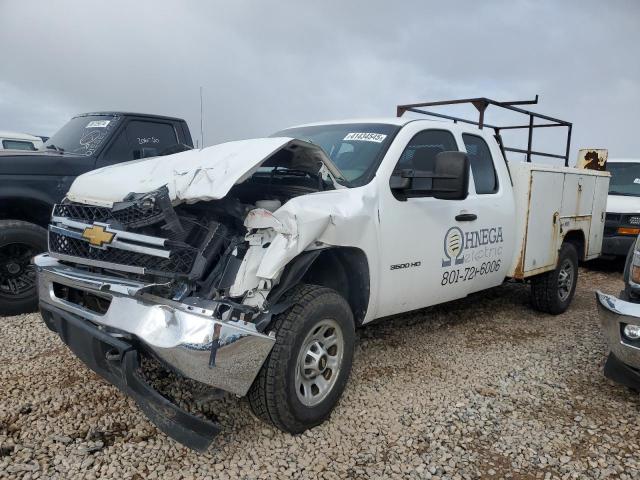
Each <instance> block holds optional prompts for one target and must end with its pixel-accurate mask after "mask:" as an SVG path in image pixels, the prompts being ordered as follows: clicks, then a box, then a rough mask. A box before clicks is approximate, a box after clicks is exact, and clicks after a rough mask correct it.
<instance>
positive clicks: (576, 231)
mask: <svg viewBox="0 0 640 480" xmlns="http://www.w3.org/2000/svg"><path fill="white" fill-rule="evenodd" d="M469 101H470V102H475V103H473V104H474V105H476V104H478V105H479V106H478V105H476V106H477V107H478V109H479V110H480V112H481V115H480V120H479V121H478V122H471V121H468V120H463V119H456V123H451V122H444V121H434V120H424V119H409V118H401V117H398V118H385V119H378V120H358V121H339V122H329V123H320V124H313V125H305V126H301V127H295V128H290V129H286V130H283V131H280V132H277V133H276V134H274V135H273V136H271V137H269V138H258V139H252V140H243V141H237V142H230V143H224V144H220V145H216V146H212V147H208V148H204V149H201V150H191V151H186V152H182V153H178V154H175V155H171V156H166V157H162V158H154V159H151V160H150V159H143V160H137V161H132V162H128V163H124V164H119V165H115V166H112V167H106V168H102V169H99V170H95V171H92V172H89V173H86V174H84V175H81V176H80V177H78V178H77V179H76V180H75V182H74V183H73V185H72V186H71V189H70V190H69V192H68V194H67V197H66V200H65V201H64V202H63V203H61V204H59V205H56V206H55V208H54V210H53V217H52V221H51V225H50V227H49V253H48V254H43V255H40V256H38V257H36V259H35V263H36V266H37V271H38V277H39V278H38V282H39V295H40V306H41V312H42V315H43V318H44V320H45V322H46V323H47V325H48V326H49V327H50V328H51V329H52V330H54V331H56V332H58V333H59V335H60V337H61V338H62V339H63V341H64V342H65V343H67V344H68V346H69V347H70V348H71V349H72V350H73V351H74V352H75V353H76V354H77V355H78V356H79V357H80V358H81V359H82V360H83V361H84V362H85V363H86V364H87V365H88V366H90V367H91V368H92V369H94V370H95V371H97V372H98V373H100V374H101V375H102V376H103V377H105V378H106V379H108V380H109V381H111V382H112V383H114V384H115V385H117V386H118V387H119V388H120V389H121V390H123V391H124V392H126V393H127V394H129V395H131V396H132V397H133V398H135V400H136V401H137V402H138V404H139V405H140V407H141V408H142V409H143V410H144V412H145V413H146V414H147V415H148V416H149V417H150V418H151V420H153V421H154V422H155V423H156V424H157V425H158V427H159V428H160V429H162V430H163V431H164V432H166V433H167V434H169V435H170V436H172V437H173V438H175V439H177V440H179V441H181V442H183V443H185V444H186V445H188V446H190V447H192V448H195V449H205V448H207V447H208V445H209V443H210V441H211V438H212V437H213V436H214V435H215V434H216V433H217V432H218V430H219V426H218V424H217V423H215V422H213V421H208V420H204V419H202V418H199V417H195V416H193V415H190V414H189V413H187V412H186V411H184V410H182V409H180V408H179V407H178V406H177V405H175V404H174V403H172V402H171V401H170V400H169V399H167V398H165V397H163V396H161V395H160V394H159V393H158V392H157V391H155V390H154V389H153V388H152V387H151V386H150V385H149V384H148V383H147V382H146V381H145V380H144V378H143V376H141V374H140V370H139V365H140V363H139V359H140V357H141V356H145V357H148V358H153V359H155V360H156V361H159V362H160V364H162V365H164V366H165V367H168V368H169V369H171V370H173V371H176V372H178V373H179V374H181V375H183V376H185V377H188V378H191V379H194V380H197V381H199V382H202V383H204V384H206V385H209V386H211V387H212V388H217V389H222V390H225V391H228V392H231V393H234V394H236V395H239V396H244V395H248V397H249V403H250V405H251V407H252V410H253V412H254V413H255V414H256V415H257V416H258V417H260V418H261V419H263V420H265V421H267V422H270V423H272V424H273V425H275V426H276V427H278V428H280V429H282V430H285V431H288V432H292V433H299V432H302V431H304V430H306V429H308V428H310V427H313V426H315V425H317V424H319V423H320V422H322V421H323V420H324V419H326V418H327V417H328V415H329V414H330V412H331V410H332V409H333V407H334V405H335V403H336V402H337V400H338V398H339V397H340V395H341V393H342V391H343V389H344V388H345V385H346V383H347V379H348V378H349V373H350V370H351V362H352V358H353V352H354V342H355V334H354V329H355V328H356V327H358V326H361V325H364V324H367V323H369V322H371V321H373V320H375V319H379V318H381V317H387V316H390V315H394V314H398V313H402V312H407V311H410V310H414V309H420V308H423V307H427V306H430V305H435V304H439V303H443V302H447V301H451V300H455V299H459V298H462V297H465V296H467V295H469V294H470V293H473V292H477V291H480V290H485V289H489V288H492V287H495V286H498V285H500V284H501V283H503V282H504V281H505V279H508V278H511V279H515V280H519V281H529V282H530V283H531V288H532V303H533V306H534V307H535V308H537V309H539V310H542V311H545V312H548V313H551V314H559V313H562V312H563V311H565V310H566V309H567V308H568V306H569V304H570V302H571V300H572V297H573V294H574V290H575V287H576V280H577V276H578V261H579V260H587V259H590V258H594V257H596V256H598V255H599V253H600V248H601V243H602V232H603V226H604V211H605V204H606V197H607V188H608V182H609V174H608V173H606V172H605V173H602V172H594V171H585V170H577V169H573V168H567V167H551V166H544V165H534V164H531V163H525V162H521V163H517V162H515V163H511V162H507V161H506V158H505V151H513V152H524V153H525V154H526V155H527V156H529V157H530V156H531V155H532V154H533V155H544V154H543V153H542V152H532V151H531V147H530V142H529V145H528V148H527V149H526V150H522V149H514V148H507V147H505V146H504V145H503V144H502V141H501V136H500V135H499V132H500V128H507V127H495V126H491V125H488V124H485V123H484V121H483V114H484V108H486V106H488V105H495V106H498V107H503V108H507V109H510V110H514V111H517V112H525V114H527V115H529V116H530V117H529V118H530V119H531V123H533V120H534V118H536V119H537V118H543V119H544V120H545V121H547V122H555V123H557V125H558V126H563V127H568V128H569V129H570V128H571V124H569V123H567V122H562V121H559V120H555V119H552V118H550V117H546V116H542V115H539V114H535V113H532V112H528V111H526V110H521V109H520V108H518V107H515V106H514V105H517V104H519V103H524V102H509V103H505V102H495V101H493V100H489V99H484V98H481V99H471V100H469ZM483 102H484V103H483ZM483 106H484V108H481V107H483ZM402 109H403V110H401V112H400V113H402V112H403V111H405V110H410V111H416V112H421V113H427V114H430V112H426V111H422V110H419V109H417V108H416V107H415V106H405V107H402ZM438 116H443V115H438ZM445 118H453V117H447V116H445ZM458 120H460V121H458ZM463 122H467V124H463ZM468 124H470V125H468ZM532 131H533V128H529V132H530V133H531V132H532ZM494 134H496V135H494ZM566 152H567V153H566V155H548V156H558V157H561V158H564V159H565V162H566V161H567V160H568V152H569V148H568V142H567V148H566ZM425 374H427V375H428V372H426V373H425Z"/></svg>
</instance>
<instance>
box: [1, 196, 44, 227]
mask: <svg viewBox="0 0 640 480" xmlns="http://www.w3.org/2000/svg"><path fill="white" fill-rule="evenodd" d="M52 208H53V206H52V205H49V204H48V203H46V202H43V201H42V200H36V199H34V198H3V199H2V200H0V220H23V221H25V222H30V223H35V224H36V225H40V226H41V227H45V228H46V227H47V225H48V224H49V219H50V218H51V209H52Z"/></svg>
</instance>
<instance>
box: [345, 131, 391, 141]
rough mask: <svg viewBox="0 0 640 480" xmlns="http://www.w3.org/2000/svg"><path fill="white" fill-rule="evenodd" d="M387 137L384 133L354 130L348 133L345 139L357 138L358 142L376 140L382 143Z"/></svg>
mask: <svg viewBox="0 0 640 480" xmlns="http://www.w3.org/2000/svg"><path fill="white" fill-rule="evenodd" d="M385 138H387V136H386V135H384V134H383V133H366V132H352V133H347V135H346V136H345V137H344V138H343V140H355V141H357V142H375V143H382V142H383V141H384V139H385Z"/></svg>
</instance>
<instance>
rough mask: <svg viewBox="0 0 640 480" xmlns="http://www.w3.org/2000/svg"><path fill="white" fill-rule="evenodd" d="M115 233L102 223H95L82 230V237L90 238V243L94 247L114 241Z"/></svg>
mask: <svg viewBox="0 0 640 480" xmlns="http://www.w3.org/2000/svg"><path fill="white" fill-rule="evenodd" d="M113 237H115V233H111V232H107V231H106V230H105V228H104V227H103V226H102V225H93V226H91V227H87V228H85V229H84V231H83V232H82V238H84V239H85V240H89V245H93V246H94V247H102V246H104V245H108V244H109V243H111V242H112V241H113Z"/></svg>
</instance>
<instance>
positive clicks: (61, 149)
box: [44, 143, 64, 153]
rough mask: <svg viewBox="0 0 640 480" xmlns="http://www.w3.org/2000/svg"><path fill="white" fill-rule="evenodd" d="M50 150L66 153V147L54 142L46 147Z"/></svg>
mask: <svg viewBox="0 0 640 480" xmlns="http://www.w3.org/2000/svg"><path fill="white" fill-rule="evenodd" d="M44 148H46V149H48V150H55V151H56V152H60V153H64V148H62V147H57V146H55V145H54V144H53V143H50V144H49V145H47V146H46V147H44Z"/></svg>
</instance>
